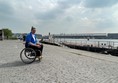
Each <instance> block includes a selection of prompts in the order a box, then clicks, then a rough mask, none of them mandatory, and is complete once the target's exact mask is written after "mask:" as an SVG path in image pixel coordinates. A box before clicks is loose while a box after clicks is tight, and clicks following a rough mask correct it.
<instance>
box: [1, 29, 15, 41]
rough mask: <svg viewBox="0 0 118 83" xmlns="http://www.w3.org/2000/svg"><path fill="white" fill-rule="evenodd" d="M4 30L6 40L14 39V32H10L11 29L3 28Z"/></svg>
mask: <svg viewBox="0 0 118 83" xmlns="http://www.w3.org/2000/svg"><path fill="white" fill-rule="evenodd" d="M2 30H3V32H4V37H5V39H13V38H12V35H13V33H12V30H10V29H9V28H3V29H2Z"/></svg>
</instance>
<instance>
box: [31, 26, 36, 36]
mask: <svg viewBox="0 0 118 83" xmlns="http://www.w3.org/2000/svg"><path fill="white" fill-rule="evenodd" d="M31 32H32V34H35V33H36V28H34V27H33V26H32V28H31Z"/></svg>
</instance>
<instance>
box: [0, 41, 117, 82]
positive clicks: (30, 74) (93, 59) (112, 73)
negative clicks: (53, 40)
mask: <svg viewBox="0 0 118 83" xmlns="http://www.w3.org/2000/svg"><path fill="white" fill-rule="evenodd" d="M23 48H24V45H23V42H22V41H20V40H4V41H0V83H117V82H118V57H117V56H112V55H110V54H109V55H106V54H100V53H95V52H89V51H84V50H77V49H71V48H68V47H59V46H54V45H47V44H44V50H43V59H42V61H41V62H39V61H38V60H36V61H35V62H34V63H32V64H29V65H27V64H24V63H23V62H22V61H21V60H20V52H21V50H22V49H23Z"/></svg>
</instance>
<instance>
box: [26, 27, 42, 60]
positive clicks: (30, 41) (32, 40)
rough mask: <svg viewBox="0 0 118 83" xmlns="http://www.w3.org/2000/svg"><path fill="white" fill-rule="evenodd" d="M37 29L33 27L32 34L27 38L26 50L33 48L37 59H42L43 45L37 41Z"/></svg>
mask: <svg viewBox="0 0 118 83" xmlns="http://www.w3.org/2000/svg"><path fill="white" fill-rule="evenodd" d="M35 33H36V28H34V27H32V28H31V32H30V33H29V34H28V35H27V36H26V43H25V47H26V48H32V49H34V50H35V51H36V55H37V58H39V59H41V58H42V51H43V45H42V44H41V43H39V42H38V41H37V39H36V35H35Z"/></svg>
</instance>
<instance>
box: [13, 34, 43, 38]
mask: <svg viewBox="0 0 118 83" xmlns="http://www.w3.org/2000/svg"><path fill="white" fill-rule="evenodd" d="M27 34H28V33H13V37H16V38H18V39H23V36H27ZM36 37H37V39H41V38H42V35H41V34H36Z"/></svg>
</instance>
